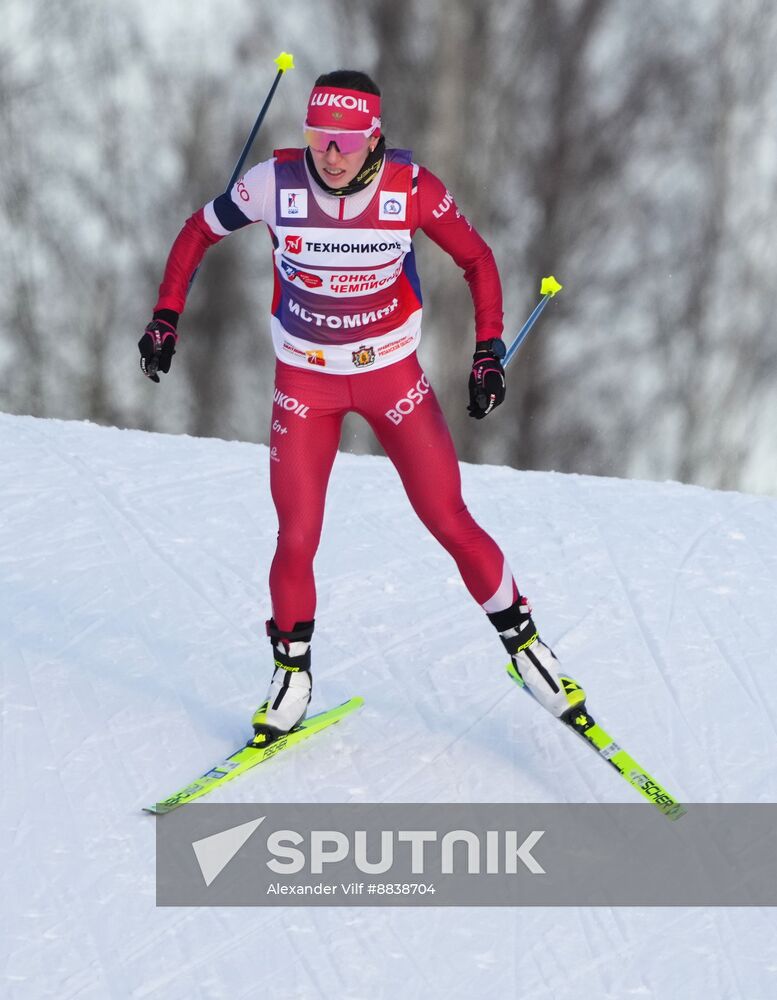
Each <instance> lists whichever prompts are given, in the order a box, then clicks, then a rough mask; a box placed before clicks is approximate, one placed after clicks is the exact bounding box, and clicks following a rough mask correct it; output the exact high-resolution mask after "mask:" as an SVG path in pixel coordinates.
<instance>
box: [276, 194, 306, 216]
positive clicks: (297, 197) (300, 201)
mask: <svg viewBox="0 0 777 1000" xmlns="http://www.w3.org/2000/svg"><path fill="white" fill-rule="evenodd" d="M307 217H308V192H307V189H306V188H281V218H282V219H307Z"/></svg>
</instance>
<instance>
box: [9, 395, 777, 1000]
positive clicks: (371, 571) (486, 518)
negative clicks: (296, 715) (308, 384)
mask: <svg viewBox="0 0 777 1000" xmlns="http://www.w3.org/2000/svg"><path fill="white" fill-rule="evenodd" d="M0 461H2V466H3V469H4V472H5V475H4V477H3V480H2V482H1V483H0V504H2V507H1V509H2V520H1V521H0V615H2V626H3V627H2V629H0V652H1V653H2V657H1V658H0V662H1V663H2V668H1V669H2V687H1V688H0V719H1V720H2V751H3V758H2V759H3V765H4V768H3V770H4V774H3V785H2V838H3V839H2V844H3V858H4V861H5V864H4V866H3V871H2V876H0V893H2V897H3V901H4V902H3V907H2V914H3V924H2V927H1V928H0V931H1V934H0V940H1V941H2V951H1V952H0V954H1V955H2V963H0V995H2V997H3V998H5V997H8V998H12V1000H16V998H20V1000H22V998H23V1000H46V998H54V997H56V998H57V1000H71V998H72V1000H75V998H78V1000H93V998H94V1000H105V998H109V1000H113V998H116V1000H123V998H133V1000H135V998H138V1000H140V998H142V1000H146V998H148V1000H157V998H160V1000H162V998H163V1000H178V998H180V1000H215V998H222V997H223V998H225V1000H227V998H228V1000H240V998H248V997H252V996H255V995H256V993H257V991H260V990H261V991H264V990H270V991H271V993H272V995H273V996H274V997H275V998H278V1000H283V998H289V1000H292V998H293V1000H307V998H331V997H338V998H343V1000H362V998H364V1000H379V998H383V997H386V998H388V997H392V998H393V997H394V996H395V995H396V994H397V993H401V994H402V996H403V997H404V998H405V1000H415V998H419V1000H420V998H424V1000H428V998H433V997H445V998H446V1000H455V998H459V997H461V998H465V997H466V998H467V1000H471V998H473V997H490V996H502V995H506V996H520V997H521V998H522V1000H546V998H552V1000H572V998H575V1000H577V998H579V997H580V996H583V995H584V996H590V997H596V998H597V1000H628V998H632V997H633V998H635V1000H642V998H648V1000H649V998H656V1000H702V998H703V1000H707V998H712V997H714V998H715V1000H771V998H772V997H774V996H775V995H777V959H775V955H777V920H776V919H775V916H774V911H772V910H764V909H706V910H705V909H700V908H699V909H692V908H688V909H680V908H677V909H672V908H656V909H649V908H645V909H639V908H622V909H610V908H589V909H582V908H555V909H550V908H548V909H542V908H532V909H523V910H510V909H498V908H492V909H487V908H483V909H479V908H470V909H463V910H452V909H446V908H439V909H435V908H428V909H402V908H391V907H386V908H383V909H359V908H344V909H331V910H329V909H324V908H321V909H316V908H308V909H306V908H291V907H286V908H284V907H278V908H274V909H261V908H256V909H236V910H232V909H213V908H204V909H191V910H188V909H163V908H159V909H158V908H156V907H155V902H154V900H155V886H154V822H155V821H154V820H152V819H151V818H150V817H147V816H145V815H142V814H141V813H140V811H139V810H140V808H141V806H143V805H145V804H147V803H148V802H149V801H153V800H154V799H155V798H156V797H157V796H158V795H160V794H163V793H166V792H168V791H171V790H172V789H173V788H175V787H178V786H180V785H181V784H182V783H184V782H186V781H187V780H189V779H191V778H193V777H194V776H195V775H196V774H198V773H201V771H203V770H204V769H206V768H207V767H209V766H211V765H212V764H213V763H215V762H216V760H218V759H220V758H222V757H223V756H224V755H225V753H228V752H230V751H231V750H233V749H235V748H236V747H238V746H239V745H240V744H241V743H242V741H243V740H244V738H245V735H246V730H247V727H248V720H249V718H250V713H251V712H252V711H253V709H254V707H255V706H256V704H257V703H258V701H259V700H260V699H261V697H262V695H263V693H264V690H265V688H266V684H267V680H268V676H269V669H270V662H271V661H270V656H269V646H268V644H267V640H266V637H265V636H264V634H263V633H264V628H263V622H264V619H265V618H266V617H267V616H268V615H269V596H268V589H267V581H266V576H267V570H268V568H269V562H270V559H271V557H272V552H273V548H274V541H275V532H276V520H275V515H274V512H273V510H272V506H271V501H270V496H269V486H268V469H267V465H268V456H267V450H266V449H265V448H260V447H256V446H252V445H246V444H237V443H225V442H219V441H212V440H197V439H192V438H186V437H177V438H174V437H166V436H162V435H150V434H143V433H141V432H135V431H118V430H114V429H103V428H97V427H94V426H91V425H88V424H79V423H63V422H57V421H43V420H35V419H33V418H26V417H9V416H5V415H0ZM462 477H463V481H464V492H465V497H466V498H467V501H468V504H469V506H470V508H471V509H472V511H473V513H474V514H475V516H476V517H477V518H478V519H479V520H480V521H481V523H482V524H483V525H484V527H486V529H487V530H489V531H491V532H492V534H493V535H494V536H495V538H496V539H497V541H498V542H499V544H500V545H501V546H502V548H503V549H504V550H505V552H506V554H507V556H508V559H509V560H510V563H511V565H512V567H513V569H514V571H515V573H516V576H517V579H518V581H519V585H520V586H521V589H522V590H523V592H525V593H527V594H528V595H529V596H530V598H531V600H532V603H533V605H534V609H535V614H536V618H537V620H538V623H539V625H540V628H541V631H542V633H543V635H544V636H545V637H546V638H547V640H548V641H549V642H550V643H551V644H552V645H553V646H554V648H555V649H556V651H557V653H558V654H559V656H560V658H561V660H562V663H563V664H564V666H565V668H566V669H567V670H568V671H569V672H570V673H571V674H572V675H573V676H576V677H578V678H579V679H580V681H581V682H582V683H583V684H584V686H585V687H586V688H587V690H588V692H589V703H590V705H591V710H592V712H593V714H594V715H595V716H596V717H597V718H598V719H599V721H600V722H601V723H602V724H603V725H604V726H605V727H606V728H607V729H608V730H609V731H611V733H612V734H613V736H614V737H615V738H616V739H617V740H620V741H622V743H623V744H624V745H625V746H626V748H627V749H628V750H629V751H630V752H631V753H633V754H634V756H635V757H636V758H637V759H638V760H640V761H641V762H642V763H644V764H645V766H647V767H648V769H649V770H650V771H652V772H653V773H654V774H655V775H656V777H657V778H658V780H659V781H662V782H664V783H665V784H666V785H667V787H669V788H670V789H672V790H674V791H676V792H677V794H678V795H680V796H681V797H682V798H684V799H685V800H687V801H690V802H693V801H698V802H705V801H706V802H714V801H722V802H725V801H729V802H747V801H756V802H757V801H764V802H770V801H774V800H775V798H777V753H775V744H776V743H777V725H776V724H775V718H777V693H776V692H777V689H775V686H774V685H773V684H771V674H772V663H773V659H774V649H775V645H776V644H777V615H775V597H774V595H775V584H776V583H777V516H775V515H777V500H774V499H771V498H766V497H745V496H742V495H738V494H734V493H715V492H712V491H708V490H702V489H698V488H695V487H684V486H680V485H677V484H672V483H667V484H648V483H636V482H621V481H616V480H608V479H593V478H589V477H579V476H562V475H557V474H553V473H519V472H516V471H515V470H511V469H507V468H495V467H486V466H481V467H474V466H463V467H462ZM316 568H317V574H318V584H319V606H318V611H317V616H316V617H317V632H316V644H315V686H314V699H315V705H316V706H317V707H319V708H321V707H324V706H327V705H329V704H334V703H336V702H339V701H342V700H344V699H345V698H346V697H349V696H350V695H353V694H362V695H364V696H365V698H366V704H365V707H364V708H363V709H362V710H361V711H360V712H359V713H357V714H355V715H354V716H352V717H351V718H349V719H348V720H347V722H344V723H343V724H342V725H341V726H338V727H335V728H334V729H332V730H330V731H328V732H326V733H323V734H321V735H320V736H318V737H316V739H315V740H313V741H310V742H309V743H305V744H302V745H301V746H300V747H298V748H296V749H295V750H294V751H293V752H290V753H289V754H288V755H283V756H281V757H279V758H278V759H276V760H274V761H272V762H271V763H270V764H268V765H266V766H265V767H263V768H262V769H260V770H259V771H257V772H254V773H253V774H252V775H247V776H246V777H244V778H241V779H239V780H238V781H236V782H235V783H233V784H232V785H227V786H226V788H224V789H222V790H220V791H219V792H217V793H214V796H213V800H214V801H219V800H220V801H243V802H260V801H289V802H293V801H297V802H305V801H323V802H325V801H352V802H370V801H399V802H401V801H418V802H452V801H483V802H510V801H524V802H577V801H584V802H586V801H600V802H619V801H633V799H632V798H631V797H630V790H629V789H628V788H627V787H626V786H625V785H624V784H623V783H622V782H621V781H619V780H618V779H617V776H615V775H614V774H613V773H612V772H611V770H610V769H609V768H608V767H607V766H606V765H605V764H604V763H603V762H601V761H598V760H597V759H596V757H595V756H594V755H593V754H592V753H591V752H590V750H589V749H588V748H586V747H585V746H583V744H582V742H581V741H580V740H578V739H576V738H575V737H574V736H573V735H572V734H571V733H569V732H567V731H566V730H564V729H563V728H562V727H560V726H558V725H557V724H554V723H553V722H552V720H550V718H549V717H548V716H547V715H546V714H545V713H544V712H542V710H541V709H539V708H538V706H537V705H536V704H535V703H534V702H533V700H532V699H531V698H530V697H528V696H527V695H525V694H524V693H522V692H520V691H519V690H518V688H517V687H516V686H515V685H514V684H512V682H511V681H509V679H508V678H507V675H506V672H505V670H504V664H505V659H506V657H505V654H504V651H503V649H502V647H501V645H500V643H499V642H498V640H497V639H496V637H495V636H494V634H493V630H492V629H491V627H490V625H488V623H487V622H486V621H485V619H484V617H483V615H482V613H481V612H480V610H479V609H478V608H477V607H475V606H474V604H473V602H472V601H471V600H470V598H469V596H468V595H467V593H466V590H465V589H464V587H463V586H462V584H461V581H460V580H459V578H458V575H457V573H456V569H455V566H454V564H453V562H452V560H451V559H450V557H448V556H447V554H446V553H445V552H444V551H443V550H442V549H441V548H440V547H439V546H438V545H437V543H436V542H435V541H434V540H433V539H432V538H430V537H429V536H428V535H427V534H426V532H425V530H424V529H423V527H422V526H421V525H420V524H418V522H417V521H416V520H415V517H414V515H413V513H412V511H411V509H410V507H409V504H408V503H407V500H406V498H405V497H404V494H403V492H402V489H401V486H400V484H399V481H398V478H397V476H396V473H395V471H394V470H393V468H392V467H391V465H390V464H389V463H388V462H387V461H386V460H384V459H380V458H366V457H360V458H357V457H354V456H349V455H345V454H341V455H339V456H338V458H337V461H336V463H335V469H334V473H333V477H332V483H331V488H330V494H329V499H328V503H327V512H326V518H325V524H324V538H323V540H322V545H321V549H320V551H319V555H318V557H317V562H316Z"/></svg>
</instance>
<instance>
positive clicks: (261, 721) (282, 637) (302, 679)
mask: <svg viewBox="0 0 777 1000" xmlns="http://www.w3.org/2000/svg"><path fill="white" fill-rule="evenodd" d="M267 634H268V635H269V637H270V642H271V643H272V647H273V654H274V659H275V669H274V671H273V675H272V680H271V681H270V690H269V691H268V692H267V697H266V699H265V700H264V701H263V702H262V704H261V705H260V706H259V708H257V710H256V711H255V712H254V717H253V719H252V720H251V724H252V725H253V727H254V736H253V739H252V740H251V741H250V742H249V744H248V745H249V746H266V745H267V744H268V743H272V742H273V741H274V740H277V739H278V737H279V736H283V735H285V734H286V733H288V732H289V730H290V729H293V728H294V727H295V726H298V725H299V724H300V722H302V720H303V719H304V718H305V714H306V713H307V710H308V703H309V702H310V695H311V692H312V687H313V681H312V679H311V676H310V640H311V638H312V636H313V622H312V621H310V622H297V624H296V625H295V626H294V628H293V629H292V631H291V632H283V631H281V630H280V629H279V628H278V627H277V626H276V624H275V621H274V620H273V619H272V618H271V619H270V620H269V621H268V622H267Z"/></svg>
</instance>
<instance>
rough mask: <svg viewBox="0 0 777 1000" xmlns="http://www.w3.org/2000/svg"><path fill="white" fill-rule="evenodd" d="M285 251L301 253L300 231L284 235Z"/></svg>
mask: <svg viewBox="0 0 777 1000" xmlns="http://www.w3.org/2000/svg"><path fill="white" fill-rule="evenodd" d="M286 251H287V253H302V233H299V234H298V235H295V236H287V237H286Z"/></svg>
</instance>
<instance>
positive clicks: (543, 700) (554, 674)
mask: <svg viewBox="0 0 777 1000" xmlns="http://www.w3.org/2000/svg"><path fill="white" fill-rule="evenodd" d="M488 617H489V620H490V621H491V623H492V624H493V625H494V626H495V627H496V629H497V631H498V632H499V638H500V639H501V640H502V642H503V644H504V647H505V649H506V650H507V652H508V653H509V654H510V659H511V660H512V666H513V672H514V676H515V675H517V677H516V680H519V681H520V682H522V683H523V684H524V685H525V686H526V687H527V688H528V689H529V691H531V693H532V694H533V695H534V697H535V698H536V699H537V701H538V702H539V703H540V705H542V707H543V708H545V709H547V710H548V711H549V712H550V713H551V715H555V716H556V718H557V719H560V718H563V717H564V716H565V715H566V714H567V713H568V712H569V713H571V712H574V711H577V710H579V709H580V708H581V707H582V706H583V705H584V704H585V691H583V689H582V688H581V687H580V685H579V684H578V683H577V681H574V680H572V678H571V677H566V676H565V675H563V674H560V673H559V667H560V664H559V661H558V660H557V659H556V657H555V655H554V653H553V650H552V649H551V648H550V647H549V646H546V645H545V643H544V642H543V641H542V639H540V637H539V635H538V634H537V627H536V626H535V624H534V622H533V620H532V617H531V608H530V607H529V602H528V601H527V600H526V598H525V597H519V598H518V600H517V601H516V602H515V604H513V605H512V607H510V608H508V609H507V610H506V611H497V612H495V613H494V614H490V615H489V616H488Z"/></svg>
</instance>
